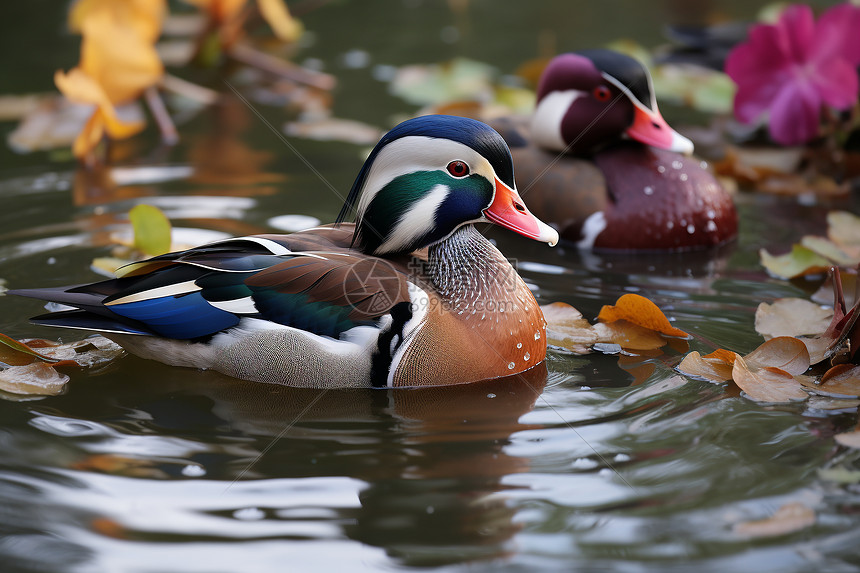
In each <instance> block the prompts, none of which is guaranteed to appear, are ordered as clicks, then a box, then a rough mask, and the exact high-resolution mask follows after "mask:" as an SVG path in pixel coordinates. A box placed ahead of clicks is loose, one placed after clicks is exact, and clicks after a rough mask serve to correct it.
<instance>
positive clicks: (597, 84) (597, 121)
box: [493, 50, 738, 251]
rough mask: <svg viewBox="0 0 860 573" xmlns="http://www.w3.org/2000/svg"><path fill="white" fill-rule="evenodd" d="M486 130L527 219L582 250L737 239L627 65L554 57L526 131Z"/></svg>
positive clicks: (728, 213) (704, 172)
mask: <svg viewBox="0 0 860 573" xmlns="http://www.w3.org/2000/svg"><path fill="white" fill-rule="evenodd" d="M493 126H494V127H496V129H498V130H499V131H500V132H501V133H502V135H503V136H504V137H505V139H506V140H507V142H508V144H509V145H510V147H511V153H512V155H513V158H514V165H515V166H516V169H517V177H518V179H519V181H520V185H521V188H522V190H523V191H522V193H523V196H525V197H527V198H528V201H529V206H530V207H531V209H532V211H533V212H534V213H535V214H536V215H537V216H538V217H541V218H542V219H544V220H545V221H547V222H548V223H550V224H552V225H553V226H555V227H556V228H557V229H558V230H559V232H560V234H561V237H562V238H563V239H565V240H568V241H573V242H575V243H577V244H578V245H579V246H580V247H582V248H585V249H595V250H621V251H643V250H644V251H677V250H688V249H696V248H706V247H712V246H715V245H720V244H722V243H726V242H728V241H731V240H732V239H734V238H735V236H736V235H737V226H738V221H737V213H736V211H735V206H734V203H733V202H732V198H731V197H730V196H729V194H728V193H727V192H726V191H725V190H724V189H723V187H722V186H721V185H720V183H719V181H717V179H716V178H715V177H714V176H713V175H712V174H711V172H710V171H708V169H707V164H706V163H704V162H703V161H701V160H699V159H696V158H694V157H692V156H690V154H691V153H692V151H693V144H692V142H691V141H690V140H689V139H687V138H685V137H684V136H682V135H680V134H679V133H678V132H676V131H675V130H673V129H672V128H671V127H669V125H668V124H667V123H666V121H665V120H664V119H663V117H662V116H661V115H660V111H659V110H658V109H657V101H656V99H655V97H654V90H653V86H652V82H651V76H650V74H649V73H648V70H647V69H646V68H645V67H644V66H643V65H642V64H641V63H639V62H638V61H637V60H635V59H633V58H631V57H629V56H626V55H624V54H621V53H618V52H614V51H611V50H585V51H581V52H574V53H569V54H562V55H560V56H557V57H555V58H554V59H553V60H552V61H551V62H550V63H549V65H548V66H547V67H546V69H545V70H544V72H543V75H542V76H541V79H540V82H539V85H538V93H537V106H536V109H535V111H534V114H533V115H532V117H531V122H530V125H529V126H524V125H522V124H520V123H517V122H516V121H514V120H499V121H497V122H495V123H493Z"/></svg>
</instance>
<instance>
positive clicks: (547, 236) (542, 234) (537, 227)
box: [484, 177, 558, 247]
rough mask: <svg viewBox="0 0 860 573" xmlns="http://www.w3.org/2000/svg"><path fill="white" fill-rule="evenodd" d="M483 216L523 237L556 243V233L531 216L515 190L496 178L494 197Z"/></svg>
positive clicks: (552, 244)
mask: <svg viewBox="0 0 860 573" xmlns="http://www.w3.org/2000/svg"><path fill="white" fill-rule="evenodd" d="M484 216H485V217H486V218H487V219H488V220H489V221H490V222H491V223H495V224H496V225H498V226H500V227H504V228H506V229H510V230H511V231H514V232H515V233H519V234H520V235H523V236H524V237H528V238H530V239H535V240H537V241H543V242H544V243H549V245H550V246H551V247H552V246H555V244H556V243H558V231H556V230H555V229H553V228H552V227H550V226H549V225H547V224H546V223H544V222H543V221H541V220H540V219H538V218H537V217H535V216H534V215H532V214H531V213H530V212H529V210H528V209H527V208H526V206H525V203H523V200H522V199H521V198H520V194H519V193H517V190H516V189H511V188H510V187H508V186H507V185H505V184H504V183H502V182H501V181H499V179H498V177H497V178H496V195H495V196H494V197H493V202H492V204H491V205H490V206H489V207H487V208H486V209H484Z"/></svg>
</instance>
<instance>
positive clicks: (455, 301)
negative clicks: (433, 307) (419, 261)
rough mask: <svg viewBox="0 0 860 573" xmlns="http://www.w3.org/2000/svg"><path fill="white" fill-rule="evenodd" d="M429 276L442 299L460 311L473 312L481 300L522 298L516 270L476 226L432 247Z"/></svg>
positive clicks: (462, 228)
mask: <svg viewBox="0 0 860 573" xmlns="http://www.w3.org/2000/svg"><path fill="white" fill-rule="evenodd" d="M427 275H428V278H429V279H430V281H431V282H432V283H433V286H434V287H435V290H436V292H437V293H439V295H440V297H442V299H444V300H445V301H447V302H448V303H449V304H451V306H452V308H456V309H457V310H469V309H471V310H474V309H475V306H476V305H477V304H479V303H481V302H482V301H489V300H493V301H496V302H506V301H513V300H516V299H517V298H520V297H521V296H522V293H520V292H519V291H520V289H521V288H526V290H528V288H527V287H526V286H525V284H524V283H523V282H522V279H520V277H519V275H518V274H517V272H516V270H515V269H514V267H512V266H511V264H510V263H509V262H508V260H507V259H505V257H504V256H503V255H502V253H501V252H499V250H498V249H497V248H496V247H494V246H493V244H492V243H490V241H488V240H487V239H486V238H484V236H483V235H481V233H479V232H478V230H477V229H476V228H475V227H474V225H464V226H462V227H460V228H459V229H457V230H456V231H455V232H454V234H452V235H451V236H450V237H448V238H447V239H445V240H444V241H441V242H439V243H436V244H435V245H433V246H431V247H430V248H429V252H428V268H427Z"/></svg>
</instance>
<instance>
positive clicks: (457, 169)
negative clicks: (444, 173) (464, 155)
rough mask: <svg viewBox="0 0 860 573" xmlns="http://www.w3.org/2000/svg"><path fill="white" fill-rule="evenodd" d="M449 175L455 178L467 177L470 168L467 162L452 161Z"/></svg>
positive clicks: (449, 165) (449, 166)
mask: <svg viewBox="0 0 860 573" xmlns="http://www.w3.org/2000/svg"><path fill="white" fill-rule="evenodd" d="M448 173H450V174H451V175H453V176H454V177H465V176H466V175H468V174H469V166H468V165H466V162H465V161H459V160H458V161H452V162H451V163H449V164H448Z"/></svg>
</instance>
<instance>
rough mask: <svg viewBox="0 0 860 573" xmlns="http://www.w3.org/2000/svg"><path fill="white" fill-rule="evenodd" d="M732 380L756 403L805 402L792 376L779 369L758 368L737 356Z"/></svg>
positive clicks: (801, 391)
mask: <svg viewBox="0 0 860 573" xmlns="http://www.w3.org/2000/svg"><path fill="white" fill-rule="evenodd" d="M732 380H734V382H735V384H737V385H738V387H739V388H740V389H741V390H743V391H744V392H745V393H746V395H747V396H749V398H750V399H752V400H755V401H756V402H772V403H779V402H790V401H793V400H805V399H806V398H808V397H809V395H808V394H807V393H806V392H804V391H803V388H802V387H801V385H800V383H799V382H798V381H797V380H795V379H794V376H792V375H791V374H789V373H788V372H786V371H785V370H780V369H779V368H773V367H766V368H758V367H756V366H754V365H752V364H748V363H747V362H746V361H745V360H744V359H743V358H741V357H740V356H738V357H737V358H736V359H735V363H734V366H733V367H732Z"/></svg>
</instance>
